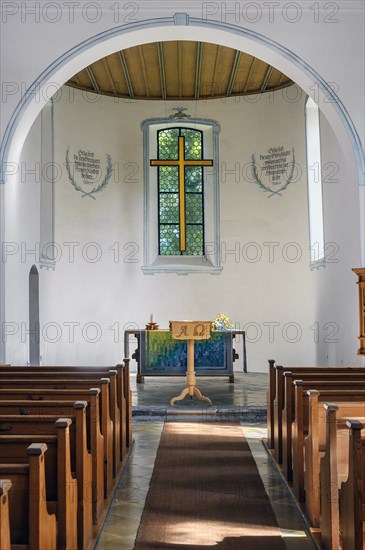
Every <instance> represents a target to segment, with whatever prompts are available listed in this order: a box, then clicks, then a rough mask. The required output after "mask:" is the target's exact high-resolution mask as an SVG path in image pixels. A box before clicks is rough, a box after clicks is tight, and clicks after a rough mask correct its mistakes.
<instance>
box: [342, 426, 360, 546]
mask: <svg viewBox="0 0 365 550" xmlns="http://www.w3.org/2000/svg"><path fill="white" fill-rule="evenodd" d="M346 426H347V428H348V429H349V430H350V434H349V455H348V477H347V480H346V481H345V482H343V483H342V484H341V487H340V502H339V507H340V511H339V516H340V534H341V543H342V548H343V550H357V548H360V549H361V550H362V549H363V547H364V542H365V541H364V525H365V510H364V509H365V437H362V435H361V434H362V433H364V424H363V423H362V422H360V421H359V420H348V421H347V422H346Z"/></svg>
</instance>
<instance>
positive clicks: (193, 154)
mask: <svg viewBox="0 0 365 550" xmlns="http://www.w3.org/2000/svg"><path fill="white" fill-rule="evenodd" d="M181 135H182V136H184V137H185V158H186V159H189V160H199V159H201V158H202V134H201V132H199V130H189V129H188V128H182V129H181Z"/></svg>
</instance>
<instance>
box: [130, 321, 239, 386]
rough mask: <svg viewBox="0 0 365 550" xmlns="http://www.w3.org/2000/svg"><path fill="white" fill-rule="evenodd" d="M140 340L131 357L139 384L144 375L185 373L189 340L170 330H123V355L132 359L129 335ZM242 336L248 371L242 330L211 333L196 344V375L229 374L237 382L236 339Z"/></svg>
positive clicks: (179, 374) (177, 374)
mask: <svg viewBox="0 0 365 550" xmlns="http://www.w3.org/2000/svg"><path fill="white" fill-rule="evenodd" d="M131 336H134V337H135V338H136V339H137V341H136V343H135V346H136V349H135V351H134V353H133V354H132V359H135V360H136V362H137V383H140V382H143V378H144V377H145V376H185V375H186V369H187V343H186V342H185V341H181V340H174V339H173V338H172V336H171V331H169V330H145V329H141V330H136V329H130V330H125V331H124V357H125V358H127V359H128V358H129V343H130V337H131ZM238 338H242V347H243V371H244V372H247V358H246V339H245V332H244V331H243V330H225V331H217V332H214V331H213V332H211V336H210V339H209V340H201V341H197V342H196V343H195V349H194V362H195V372H196V374H197V376H228V377H229V381H230V382H234V374H233V363H234V361H235V360H236V359H238V358H239V355H238V353H237V352H236V350H235V349H234V348H233V343H234V340H235V339H237V343H238Z"/></svg>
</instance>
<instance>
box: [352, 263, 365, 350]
mask: <svg viewBox="0 0 365 550" xmlns="http://www.w3.org/2000/svg"><path fill="white" fill-rule="evenodd" d="M352 271H353V272H354V273H356V275H357V276H358V281H357V284H358V287H359V316H360V336H359V340H360V347H359V349H358V350H357V355H365V267H359V268H354V269H353V270H352Z"/></svg>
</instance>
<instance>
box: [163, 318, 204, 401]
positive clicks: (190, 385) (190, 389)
mask: <svg viewBox="0 0 365 550" xmlns="http://www.w3.org/2000/svg"><path fill="white" fill-rule="evenodd" d="M211 328H212V323H211V321H170V330H171V332H172V338H174V340H187V343H188V370H187V371H186V386H187V387H186V388H184V389H183V390H182V392H181V393H180V395H178V396H177V397H173V398H172V399H170V405H171V406H173V404H174V403H175V401H182V400H183V399H184V397H186V396H187V395H190V398H191V399H193V397H194V395H196V396H197V397H198V399H200V400H201V401H207V402H208V403H209V405H211V404H212V402H211V400H210V399H209V397H205V396H204V395H202V393H201V391H200V390H199V389H198V388H197V387H196V376H195V371H194V340H208V339H209V338H210V331H211Z"/></svg>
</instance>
